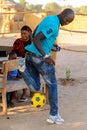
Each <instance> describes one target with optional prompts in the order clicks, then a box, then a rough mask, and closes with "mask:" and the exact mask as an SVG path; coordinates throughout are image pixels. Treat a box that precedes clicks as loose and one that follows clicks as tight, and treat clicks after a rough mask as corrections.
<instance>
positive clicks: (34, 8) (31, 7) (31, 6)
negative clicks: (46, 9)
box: [27, 4, 43, 11]
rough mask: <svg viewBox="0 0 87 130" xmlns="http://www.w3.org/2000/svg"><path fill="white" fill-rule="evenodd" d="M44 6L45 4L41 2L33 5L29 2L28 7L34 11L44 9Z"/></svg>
mask: <svg viewBox="0 0 87 130" xmlns="http://www.w3.org/2000/svg"><path fill="white" fill-rule="evenodd" d="M42 6H43V5H41V4H37V5H33V4H30V5H29V4H28V5H27V9H28V10H33V11H34V10H35V11H39V10H42Z"/></svg>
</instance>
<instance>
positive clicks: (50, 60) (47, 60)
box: [44, 56, 55, 65]
mask: <svg viewBox="0 0 87 130" xmlns="http://www.w3.org/2000/svg"><path fill="white" fill-rule="evenodd" d="M44 60H45V62H46V63H48V64H49V65H55V62H54V60H53V59H52V58H51V57H50V56H49V57H46V58H45V59H44Z"/></svg>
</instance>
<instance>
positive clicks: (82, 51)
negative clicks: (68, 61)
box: [61, 47, 87, 53]
mask: <svg viewBox="0 0 87 130" xmlns="http://www.w3.org/2000/svg"><path fill="white" fill-rule="evenodd" d="M61 49H62V50H66V51H72V52H81V53H87V51H85V50H73V49H68V48H63V47H61Z"/></svg>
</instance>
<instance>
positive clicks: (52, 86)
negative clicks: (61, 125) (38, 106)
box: [21, 54, 58, 116]
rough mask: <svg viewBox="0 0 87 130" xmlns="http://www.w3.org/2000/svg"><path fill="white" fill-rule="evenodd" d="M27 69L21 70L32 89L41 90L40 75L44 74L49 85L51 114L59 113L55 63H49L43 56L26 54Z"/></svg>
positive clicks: (34, 90)
mask: <svg viewBox="0 0 87 130" xmlns="http://www.w3.org/2000/svg"><path fill="white" fill-rule="evenodd" d="M25 64H26V69H25V71H24V72H21V74H22V76H23V79H24V81H25V82H26V84H27V86H28V87H29V88H30V90H31V91H33V92H37V91H39V90H40V86H41V83H40V75H42V77H43V79H44V81H45V83H46V85H47V87H48V95H49V97H48V99H49V104H50V115H52V116H55V115H57V114H58V90H57V80H56V76H55V68H54V66H53V65H49V64H47V63H46V62H45V61H44V59H43V58H42V57H36V56H29V55H28V54H26V56H25Z"/></svg>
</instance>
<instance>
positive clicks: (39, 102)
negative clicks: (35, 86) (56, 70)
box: [31, 93, 46, 108]
mask: <svg viewBox="0 0 87 130" xmlns="http://www.w3.org/2000/svg"><path fill="white" fill-rule="evenodd" d="M45 102H46V100H45V97H44V95H42V94H41V93H35V94H34V95H33V97H32V99H31V105H32V107H34V108H40V107H43V106H44V105H45Z"/></svg>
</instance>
